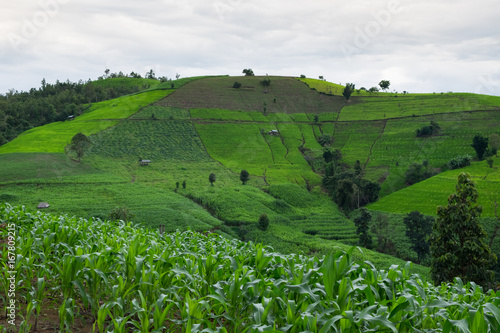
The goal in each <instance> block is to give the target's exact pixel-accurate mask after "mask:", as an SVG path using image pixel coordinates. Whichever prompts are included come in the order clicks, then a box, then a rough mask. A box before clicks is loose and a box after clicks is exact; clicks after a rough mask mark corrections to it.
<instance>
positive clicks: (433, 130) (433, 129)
mask: <svg viewBox="0 0 500 333" xmlns="http://www.w3.org/2000/svg"><path fill="white" fill-rule="evenodd" d="M440 130H441V127H440V126H439V124H438V123H436V122H434V121H431V124H430V125H429V126H424V127H422V128H420V129H417V132H416V133H417V137H428V136H431V135H435V134H437V133H439V131H440Z"/></svg>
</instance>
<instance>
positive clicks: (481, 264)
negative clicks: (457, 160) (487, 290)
mask: <svg viewBox="0 0 500 333" xmlns="http://www.w3.org/2000/svg"><path fill="white" fill-rule="evenodd" d="M455 188H456V193H453V194H451V195H450V196H449V198H448V206H446V207H443V206H439V207H438V209H437V215H438V216H437V219H436V222H435V223H434V226H433V233H432V234H431V236H430V237H429V242H430V245H431V254H432V264H431V277H432V280H433V281H434V283H436V284H441V283H442V282H451V281H453V279H454V278H455V277H459V278H461V279H462V280H463V281H464V282H469V281H474V282H475V283H477V284H479V285H482V286H486V285H487V284H488V283H490V282H492V281H493V278H494V273H493V271H491V270H490V269H489V268H490V267H491V266H492V265H493V264H494V263H495V262H496V260H497V257H496V255H495V254H494V253H492V252H491V249H490V247H489V246H488V244H487V239H486V236H487V235H486V232H485V231H484V229H483V227H482V226H481V225H480V224H479V221H478V220H479V218H480V216H481V212H482V211H483V207H482V206H479V205H477V198H478V194H477V189H476V185H475V183H474V182H473V181H472V180H471V179H470V177H469V175H468V174H466V173H461V174H460V175H458V184H457V185H456V187H455Z"/></svg>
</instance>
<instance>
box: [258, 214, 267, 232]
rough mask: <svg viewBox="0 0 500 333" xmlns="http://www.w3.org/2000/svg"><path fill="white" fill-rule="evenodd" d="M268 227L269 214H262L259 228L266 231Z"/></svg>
mask: <svg viewBox="0 0 500 333" xmlns="http://www.w3.org/2000/svg"><path fill="white" fill-rule="evenodd" d="M268 227H269V217H267V214H262V215H261V216H260V217H259V222H257V228H259V229H260V230H262V231H266V230H267V228H268Z"/></svg>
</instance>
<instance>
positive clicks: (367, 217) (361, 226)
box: [354, 208, 373, 249]
mask: <svg viewBox="0 0 500 333" xmlns="http://www.w3.org/2000/svg"><path fill="white" fill-rule="evenodd" d="M360 212H361V215H360V216H358V217H357V218H355V219H354V224H355V225H356V228H357V229H356V234H357V235H358V236H359V245H361V246H363V247H366V248H367V249H371V248H372V247H373V240H372V236H371V235H370V233H369V230H370V221H371V219H372V216H371V214H370V213H368V211H367V210H366V209H365V208H361V209H360Z"/></svg>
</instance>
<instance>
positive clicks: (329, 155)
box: [323, 149, 333, 163]
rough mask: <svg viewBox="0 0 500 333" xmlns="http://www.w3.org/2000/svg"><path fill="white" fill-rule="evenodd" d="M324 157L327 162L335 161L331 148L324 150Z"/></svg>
mask: <svg viewBox="0 0 500 333" xmlns="http://www.w3.org/2000/svg"><path fill="white" fill-rule="evenodd" d="M323 159H324V160H325V163H330V162H331V161H333V153H332V152H331V151H330V149H326V150H325V151H324V152H323Z"/></svg>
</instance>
